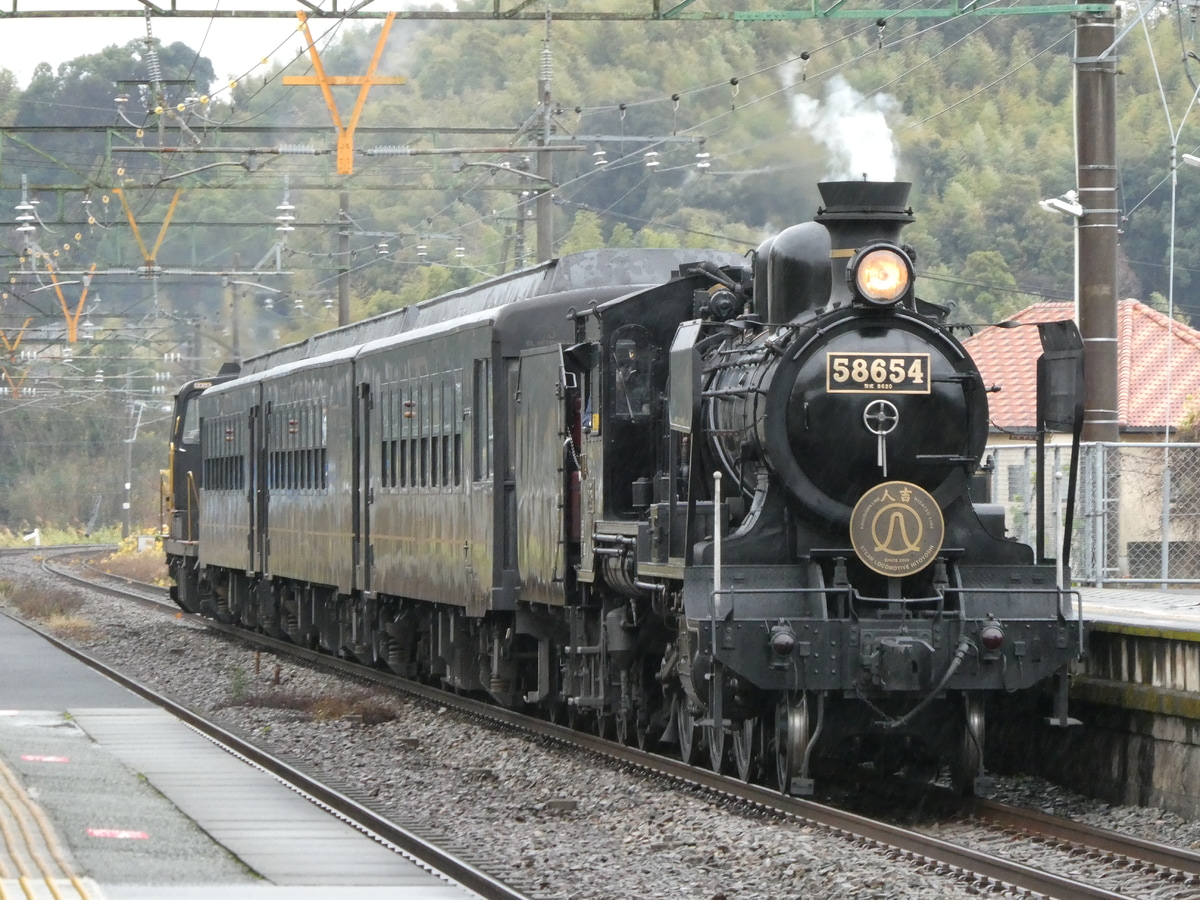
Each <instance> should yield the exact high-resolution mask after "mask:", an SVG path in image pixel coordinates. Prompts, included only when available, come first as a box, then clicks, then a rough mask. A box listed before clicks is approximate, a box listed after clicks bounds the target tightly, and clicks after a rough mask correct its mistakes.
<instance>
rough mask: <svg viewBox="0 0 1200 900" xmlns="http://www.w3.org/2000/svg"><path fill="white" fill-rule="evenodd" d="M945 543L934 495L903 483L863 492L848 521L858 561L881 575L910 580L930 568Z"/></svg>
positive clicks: (943, 525) (889, 484) (944, 534)
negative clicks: (909, 578) (903, 577)
mask: <svg viewBox="0 0 1200 900" xmlns="http://www.w3.org/2000/svg"><path fill="white" fill-rule="evenodd" d="M945 537H946V523H945V521H944V520H943V519H942V511H941V509H940V508H939V507H938V504H937V501H936V500H934V499H933V495H932V494H930V493H929V491H927V490H925V489H924V488H922V487H918V486H917V485H915V484H911V483H909V482H907V481H885V482H883V483H882V484H877V485H875V487H873V488H871V489H870V490H868V491H867V492H866V493H865V494H863V495H862V497H861V498H860V499H859V501H858V503H856V504H855V506H854V512H853V513H851V515H850V541H851V543H853V545H854V552H855V553H857V554H858V558H859V559H860V560H862V562H863V564H864V565H865V566H866V567H867V568H868V569H870V570H871V571H872V572H878V573H879V574H880V575H892V576H896V577H899V576H902V575H912V574H913V573H914V572H920V571H921V570H922V569H924V568H925V567H926V566H927V565H929V564H930V563H931V562H932V561H933V558H934V557H935V556H937V553H938V551H939V550H941V549H942V541H943V540H944V539H945Z"/></svg>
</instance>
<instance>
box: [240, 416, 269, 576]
mask: <svg viewBox="0 0 1200 900" xmlns="http://www.w3.org/2000/svg"><path fill="white" fill-rule="evenodd" d="M270 409H271V404H270V403H268V404H267V415H263V408H262V406H261V405H256V406H253V407H251V408H250V419H249V422H248V426H249V430H250V446H249V452H248V453H247V454H246V456H247V463H246V464H247V466H248V468H249V472H248V473H247V474H248V484H247V489H246V495H247V496H246V500H247V502H248V503H249V504H250V534H249V538H248V539H249V542H250V563H249V565H248V566H247V567H246V571H247V572H267V571H268V568H267V565H268V563H267V548H268V528H267V523H268V519H267V503H268V501H269V499H270V496H271V493H270V490H269V488H270V485H269V483H268V469H267V438H268V430H269V426H268V423H269V421H270Z"/></svg>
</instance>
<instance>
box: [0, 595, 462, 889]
mask: <svg viewBox="0 0 1200 900" xmlns="http://www.w3.org/2000/svg"><path fill="white" fill-rule="evenodd" d="M342 896H353V897H354V898H355V900H384V898H387V900H462V898H469V897H477V895H476V894H474V893H473V892H471V891H468V890H466V889H465V888H463V887H461V886H460V885H458V884H455V883H453V882H451V881H449V880H447V879H446V878H444V877H442V876H440V875H437V874H434V873H431V872H429V871H428V870H427V869H426V868H424V867H423V866H421V865H419V864H416V863H415V862H413V861H412V860H410V859H409V858H407V857H405V856H403V855H401V854H398V853H395V852H393V851H392V850H391V849H389V848H387V847H385V846H383V845H381V844H379V843H378V842H376V841H375V840H373V839H372V838H370V837H369V836H367V835H364V834H362V833H361V832H359V831H358V830H357V829H354V828H352V827H351V826H349V825H347V824H345V823H344V822H342V821H341V820H339V819H337V818H335V817H333V816H332V815H330V814H328V813H326V812H324V811H323V810H321V809H320V808H319V807H317V806H315V805H314V804H312V803H310V802H308V801H307V800H305V799H304V798H303V797H301V796H300V795H298V794H296V793H294V792H293V791H291V790H290V789H289V788H287V787H285V786H284V785H283V784H281V783H280V782H278V781H276V780H275V779H274V778H273V777H272V776H270V775H268V774H267V773H265V772H263V771H261V770H260V769H258V768H256V767H253V766H250V765H247V764H245V763H243V762H241V761H240V760H238V759H236V758H235V757H233V756H231V755H229V754H227V753H225V752H224V751H223V750H221V749H220V748H218V747H216V746H215V745H214V744H212V743H211V742H209V741H208V740H206V739H205V738H203V737H202V736H200V735H199V734H197V733H196V732H194V731H192V730H191V729H190V728H188V727H187V726H186V725H184V724H182V723H180V722H178V721H177V720H175V719H173V718H171V716H170V715H169V714H168V713H167V712H165V711H164V710H161V709H159V708H158V707H155V706H153V705H151V704H150V703H148V702H147V701H145V700H143V699H141V698H140V697H138V696H136V695H135V694H133V693H131V692H130V691H128V690H126V689H125V688H123V687H121V686H119V685H116V684H114V683H112V682H110V681H108V680H107V679H105V678H103V677H102V676H101V675H100V674H98V673H96V672H95V671H93V670H91V669H89V668H87V667H86V666H84V665H83V664H82V663H80V662H78V661H77V660H75V659H74V658H72V657H70V656H68V655H66V654H64V653H63V652H62V651H60V650H58V649H57V648H56V647H54V646H53V645H52V644H50V643H49V642H47V641H45V640H44V639H43V638H41V637H40V636H39V635H38V634H36V633H35V632H33V631H30V630H29V629H27V628H25V627H24V626H22V625H21V624H19V623H18V622H15V621H13V620H12V619H9V618H8V617H6V616H0V900H18V898H20V900H43V898H45V900H202V898H203V900H211V898H214V897H220V898H221V900H284V898H286V900H318V898H320V900H327V898H332V897H342Z"/></svg>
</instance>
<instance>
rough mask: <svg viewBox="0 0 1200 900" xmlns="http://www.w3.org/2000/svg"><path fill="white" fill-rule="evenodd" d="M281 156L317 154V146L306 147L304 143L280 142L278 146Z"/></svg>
mask: <svg viewBox="0 0 1200 900" xmlns="http://www.w3.org/2000/svg"><path fill="white" fill-rule="evenodd" d="M277 149H278V151H279V155H280V156H316V155H317V152H318V151H317V148H316V147H306V146H304V145H302V144H280V145H279V147H278V148H277Z"/></svg>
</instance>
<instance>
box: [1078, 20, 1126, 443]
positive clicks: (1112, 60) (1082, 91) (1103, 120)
mask: <svg viewBox="0 0 1200 900" xmlns="http://www.w3.org/2000/svg"><path fill="white" fill-rule="evenodd" d="M1115 39H1116V20H1115V18H1114V12H1112V11H1110V12H1108V13H1094V12H1079V13H1076V14H1075V59H1074V63H1075V164H1076V183H1077V184H1078V185H1079V203H1080V205H1081V206H1082V207H1083V214H1082V215H1081V216H1080V218H1079V221H1078V223H1077V227H1076V229H1075V241H1076V248H1075V266H1076V272H1075V284H1076V288H1075V289H1076V297H1075V304H1076V318H1077V320H1078V322H1079V330H1080V333H1081V334H1082V335H1083V359H1084V372H1085V373H1086V374H1085V379H1086V386H1085V392H1084V394H1085V396H1084V412H1083V439H1084V440H1085V441H1106V442H1116V441H1117V440H1119V438H1120V434H1119V416H1118V411H1117V229H1118V222H1119V216H1120V211H1119V209H1118V208H1117V137H1116V120H1117V113H1116V106H1117V103H1116V75H1117V58H1116V55H1115V53H1113V52H1112V51H1113V42H1114V41H1115Z"/></svg>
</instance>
